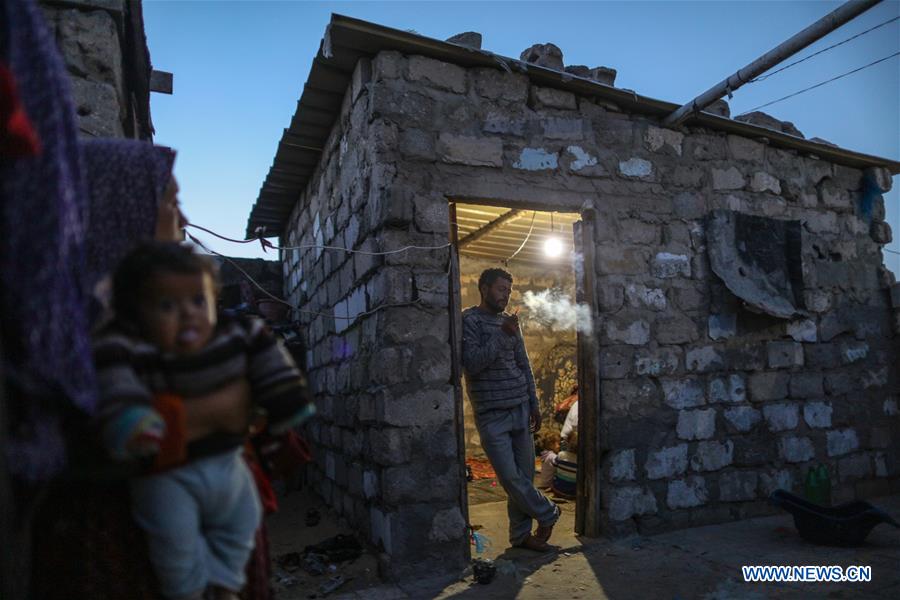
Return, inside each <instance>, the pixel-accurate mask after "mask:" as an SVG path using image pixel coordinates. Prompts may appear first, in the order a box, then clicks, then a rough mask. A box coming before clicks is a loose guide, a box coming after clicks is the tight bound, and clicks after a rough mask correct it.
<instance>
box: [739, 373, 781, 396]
mask: <svg viewBox="0 0 900 600" xmlns="http://www.w3.org/2000/svg"><path fill="white" fill-rule="evenodd" d="M790 379H791V374H790V373H784V372H778V373H754V374H752V375H750V381H749V385H748V388H749V390H750V399H751V400H752V401H753V402H764V401H766V400H781V399H783V398H787V395H788V383H789V382H790Z"/></svg>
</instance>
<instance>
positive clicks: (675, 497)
mask: <svg viewBox="0 0 900 600" xmlns="http://www.w3.org/2000/svg"><path fill="white" fill-rule="evenodd" d="M708 499H709V493H708V492H707V490H706V480H705V479H703V477H700V476H698V475H692V476H690V477H686V478H685V479H678V480H675V481H672V482H671V483H669V488H668V490H667V492H666V504H667V505H668V506H669V508H671V509H673V510H675V509H678V508H693V507H695V506H702V505H704V504H706V502H707V500H708Z"/></svg>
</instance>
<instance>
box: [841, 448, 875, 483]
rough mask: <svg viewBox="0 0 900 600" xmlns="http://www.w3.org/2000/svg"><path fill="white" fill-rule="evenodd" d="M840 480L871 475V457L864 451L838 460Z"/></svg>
mask: <svg viewBox="0 0 900 600" xmlns="http://www.w3.org/2000/svg"><path fill="white" fill-rule="evenodd" d="M838 474H839V475H840V478H841V481H846V480H848V479H862V478H865V477H871V476H872V459H871V457H870V456H869V455H868V454H866V453H861V454H854V455H853V456H847V457H846V458H842V459H840V460H838Z"/></svg>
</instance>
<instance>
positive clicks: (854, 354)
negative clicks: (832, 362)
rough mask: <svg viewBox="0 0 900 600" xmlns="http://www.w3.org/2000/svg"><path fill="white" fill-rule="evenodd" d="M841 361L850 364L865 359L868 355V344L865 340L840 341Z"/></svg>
mask: <svg viewBox="0 0 900 600" xmlns="http://www.w3.org/2000/svg"><path fill="white" fill-rule="evenodd" d="M840 353H841V361H842V362H843V363H844V364H847V365H849V364H852V363H855V362H859V361H861V360H863V359H865V358H866V357H867V356H868V355H869V344H867V343H866V342H841V345H840Z"/></svg>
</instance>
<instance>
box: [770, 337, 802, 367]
mask: <svg viewBox="0 0 900 600" xmlns="http://www.w3.org/2000/svg"><path fill="white" fill-rule="evenodd" d="M766 353H767V354H768V362H769V368H771V369H783V368H791V367H802V366H803V345H802V344H800V343H798V342H768V343H767V344H766Z"/></svg>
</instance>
